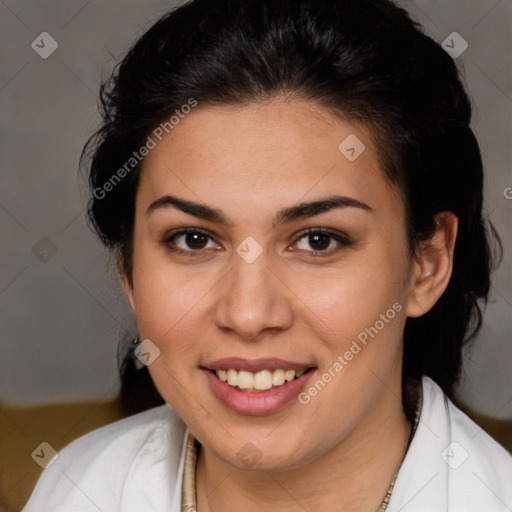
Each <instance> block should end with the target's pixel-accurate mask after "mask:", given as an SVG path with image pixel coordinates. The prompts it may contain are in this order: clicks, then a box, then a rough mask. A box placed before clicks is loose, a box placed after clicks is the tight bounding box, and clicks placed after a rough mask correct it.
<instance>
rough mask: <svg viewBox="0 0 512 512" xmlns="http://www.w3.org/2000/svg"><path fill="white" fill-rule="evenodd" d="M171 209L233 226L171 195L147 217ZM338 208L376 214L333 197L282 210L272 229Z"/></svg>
mask: <svg viewBox="0 0 512 512" xmlns="http://www.w3.org/2000/svg"><path fill="white" fill-rule="evenodd" d="M169 207H174V208H176V209H177V210H180V211H182V212H184V213H187V214H189V215H193V216H194V217H199V218H200V219H203V220H206V221H210V222H214V223H216V224H221V225H223V226H232V225H233V224H232V223H231V222H229V221H228V220H227V218H226V217H225V215H224V214H223V212H222V210H219V209H217V208H213V207H211V206H208V205H206V204H203V203H196V202H193V201H189V200H187V199H182V198H179V197H176V196H171V195H165V196H162V197H160V198H159V199H156V200H155V201H153V202H152V203H151V204H150V205H149V206H148V209H147V210H146V215H149V214H151V213H153V212H155V211H157V210H161V209H164V208H169ZM336 208H360V209H362V210H365V211H367V212H370V213H373V212H374V210H373V208H371V207H370V206H369V205H367V204H366V203H363V202H362V201H358V200H357V199H354V198H352V197H346V196H332V195H331V196H328V197H326V198H323V199H318V200H316V201H311V202H309V203H300V204H298V205H295V206H291V207H288V208H284V209H282V210H280V211H279V212H277V214H276V216H275V218H274V220H273V221H272V227H273V228H275V227H277V226H280V225H282V224H287V223H290V222H293V221H296V220H299V219H304V218H308V217H313V216H315V215H319V214H321V213H325V212H328V211H330V210H334V209H336Z"/></svg>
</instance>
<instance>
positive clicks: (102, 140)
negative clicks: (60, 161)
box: [25, 0, 512, 512]
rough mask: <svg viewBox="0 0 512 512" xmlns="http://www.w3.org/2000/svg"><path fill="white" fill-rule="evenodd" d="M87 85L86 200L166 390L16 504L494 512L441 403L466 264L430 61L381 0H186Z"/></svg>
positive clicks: (452, 134)
mask: <svg viewBox="0 0 512 512" xmlns="http://www.w3.org/2000/svg"><path fill="white" fill-rule="evenodd" d="M102 100H103V107H104V109H103V116H104V123H103V126H102V127H101V129H100V130H99V132H98V133H97V134H96V136H95V137H94V138H93V139H92V141H91V143H90V145H89V149H90V150H91V153H92V161H91V166H90V184H91V192H92V198H91V202H90V205H89V218H90V220H91V221H92V224H93V226H94V228H95V230H96V232H97V233H98V235H99V237H100V238H101V240H102V241H103V243H104V244H105V245H106V246H108V247H110V248H112V249H114V251H115V254H116V255H117V261H118V268H119V272H120V275H121V278H122V282H123V285H124V289H125V291H126V295H127V298H128V300H129V303H130V305H131V307H132V309H133V311H134V312H135V314H136V316H137V320H138V327H139V333H140V339H139V341H138V344H137V345H138V346H137V348H136V350H135V354H136V356H137V357H138V359H139V360H140V361H142V363H143V364H145V365H147V367H148V369H149V372H150V374H151V377H152V379H153V382H154V383H155V386H156V388H157V389H158V391H159V393H160V395H161V396H162V397H163V399H164V400H165V402H166V404H165V405H162V406H160V407H156V408H152V409H150V410H149V411H146V412H143V413H141V414H138V415H135V416H133V417H131V418H128V419H125V420H123V421H121V422H118V423H115V424H113V425H110V426H107V427H105V428H103V429H100V430H97V431H95V432H93V433H91V434H88V435H87V436H85V437H83V438H81V439H79V440H77V441H75V442H74V443H72V444H71V445H70V446H68V447H67V448H66V449H64V450H63V451H62V452H61V453H60V454H59V457H58V459H57V460H56V461H55V462H54V463H53V464H52V465H51V466H50V467H49V468H48V469H47V470H45V472H44V474H43V476H42V477H41V479H40V482H39V483H38V486H37V487H36V489H35V491H34V493H33V495H32V497H31V499H30V501H29V503H28V504H27V506H26V508H25V510H26V511H27V512H35V511H41V510H52V511H61V510H62V511H70V510H72V511H86V510H87V511H89V510H103V511H114V510H116V511H149V510H155V511H156V510H158V511H160V510H161V511H164V510H165V511H175V512H178V511H180V510H181V511H184V510H197V511H199V512H216V511H220V510H222V511H224V510H243V511H249V512H251V511H260V510H265V511H266V510H280V511H291V510H312V511H313V510H315V511H316V510H329V511H376V510H379V511H382V510H387V511H399V510H400V511H414V512H419V511H430V512H432V511H436V512H437V511H441V510H449V511H451V512H454V511H464V512H471V511H479V512H480V511H483V510H485V511H502V510H509V509H510V507H512V486H511V485H510V481H511V477H512V458H511V456H510V455H509V454H508V453H507V452H506V451H505V450H504V449H503V448H501V447H500V446H499V445H498V444H497V443H495V442H494V441H493V440H492V439H491V438H490V437H489V436H487V435H486V434H485V433H484V432H482V431H481V430H480V429H479V428H478V427H477V426H476V425H475V424H474V423H473V422H472V421H471V420H470V419H469V418H468V417H467V416H465V415H464V414H463V413H462V412H461V411H460V410H459V409H457V408H456V406H455V405H454V404H453V403H452V402H451V401H450V400H449V398H453V390H454V385H455V384H456V383H457V380H458V378H459V374H460V371H461V351H462V347H463V344H464V343H465V342H466V341H467V340H469V339H470V338H471V337H472V336H473V335H474V334H475V333H476V332H477V330H478V328H479V326H480V322H481V309H480V308H481V304H480V301H482V300H483V301H484V302H485V300H486V298H487V294H488V291H489V281H490V270H491V266H492V265H491V263H492V262H491V256H490V249H489V242H488V235H487V230H486V227H485V224H484V220H483V218H482V187H483V170H482V161H481V157H480V152H479V147H478V144H477V141H476V139H475V137H474V134H473V132H472V131H471V129H470V127H469V123H470V118H471V108H470V104H469V101H468V98H467V95H466V93H465V91H464V88H463V86H462V85H461V81H460V79H459V76H458V72H457V69H456V66H455V65H454V63H453V60H452V58H451V57H450V56H449V55H448V54H447V53H445V52H444V50H443V49H442V48H441V47H440V46H439V45H438V44H436V43H435V42H434V41H433V40H432V39H430V38H429V37H427V36H425V35H424V34H423V33H422V32H421V31H420V29H419V27H418V26H417V25H415V24H414V23H413V22H412V21H411V20H410V18H409V17H408V15H407V14H406V12H405V11H404V10H402V9H400V8H398V7H397V6H395V5H394V4H393V3H391V2H389V1H387V0H358V1H356V0H352V1H347V0H344V1H343V0H332V1H328V2H317V1H315V0H279V1H276V0H235V1H233V0H230V1H228V0H194V1H192V2H190V3H188V4H185V5H183V6H182V7H180V8H178V9H176V10H175V11H173V12H171V13H170V14H168V15H166V16H164V17H163V18H162V19H161V20H160V21H158V22H157V23H156V24H155V25H154V26H153V27H152V28H151V29H150V30H149V31H148V32H147V33H145V34H144V35H143V36H142V37H141V38H140V40H139V41H138V42H137V43H136V44H135V46H134V47H133V48H132V49H131V50H130V51H129V52H128V54H127V55H126V57H125V58H124V59H123V61H122V62H121V64H120V65H119V67H118V69H117V71H116V73H115V74H114V75H113V77H112V79H111V81H110V82H109V83H108V84H106V85H105V86H104V87H103V89H102ZM140 340H142V341H140Z"/></svg>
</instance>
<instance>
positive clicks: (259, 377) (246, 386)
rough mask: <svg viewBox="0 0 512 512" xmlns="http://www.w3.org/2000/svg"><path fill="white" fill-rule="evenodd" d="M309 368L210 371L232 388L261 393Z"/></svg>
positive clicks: (276, 386) (281, 384) (297, 377)
mask: <svg viewBox="0 0 512 512" xmlns="http://www.w3.org/2000/svg"><path fill="white" fill-rule="evenodd" d="M311 370H313V368H307V369H305V370H304V369H302V370H283V369H280V368H277V369H275V370H261V371H259V372H249V371H245V370H241V371H238V370H235V369H234V368H230V369H228V370H210V371H211V372H212V373H213V374H214V375H216V377H217V378H218V379H219V380H221V381H222V382H225V383H226V384H227V385H228V386H231V387H232V388H234V389H238V390H239V391H249V392H255V393H258V392H260V393H261V392H265V391H269V390H271V389H275V388H279V387H281V386H284V385H286V384H287V383H288V382H291V381H293V380H297V379H299V378H300V377H302V376H303V375H304V374H306V373H308V372H309V371H311Z"/></svg>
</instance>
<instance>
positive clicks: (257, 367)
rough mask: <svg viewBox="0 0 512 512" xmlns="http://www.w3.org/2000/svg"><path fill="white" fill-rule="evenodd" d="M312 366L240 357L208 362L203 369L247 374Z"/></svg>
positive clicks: (272, 359)
mask: <svg viewBox="0 0 512 512" xmlns="http://www.w3.org/2000/svg"><path fill="white" fill-rule="evenodd" d="M311 367H312V365H310V364H304V363H297V362H293V361H286V360H284V359H276V358H262V359H243V358H241V357H225V358H223V359H217V360H215V361H211V362H208V363H206V364H204V365H203V368H207V369H208V370H229V369H230V368H232V369H234V370H245V371H247V372H259V371H261V370H277V369H282V370H298V371H300V370H304V371H305V370H307V369H308V368H311Z"/></svg>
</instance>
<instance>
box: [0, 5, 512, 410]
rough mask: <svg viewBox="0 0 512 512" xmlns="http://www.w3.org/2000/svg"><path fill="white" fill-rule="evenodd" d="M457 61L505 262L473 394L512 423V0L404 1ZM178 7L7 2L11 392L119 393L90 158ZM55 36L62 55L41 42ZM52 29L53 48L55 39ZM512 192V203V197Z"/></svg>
mask: <svg viewBox="0 0 512 512" xmlns="http://www.w3.org/2000/svg"><path fill="white" fill-rule="evenodd" d="M401 3H402V4H403V5H404V6H406V7H407V8H408V9H409V10H410V12H411V13H412V14H413V16H414V17H415V18H416V19H418V20H419V21H420V22H421V23H422V24H423V25H424V27H425V30H426V31H427V33H428V34H429V35H431V36H432V37H433V38H434V39H435V40H437V41H439V42H441V41H443V40H445V38H446V37H447V36H448V35H449V34H451V33H452V32H458V33H459V34H460V35H461V36H462V37H463V38H464V39H465V40H466V41H467V42H468V44H469V46H468V48H467V50H466V51H465V52H464V53H463V54H462V55H461V56H460V57H458V58H457V62H458V63H459V65H460V66H461V67H463V68H464V70H465V75H466V81H467V84H468V88H469V90H470V93H471V96H472V98H473V100H474V103H475V116H474V126H475V130H476V132H477V136H478V137H479V140H480V141H481V145H482V151H483V155H484V159H485V163H486V166H487V170H488V175H487V202H486V209H487V212H488V214H489V216H490V218H491V220H492V221H493V222H494V224H495V226H496V227H497V229H498V231H499V232H500V234H501V236H502V238H503V242H504V248H505V258H504V261H503V264H502V266H501V269H500V270H499V272H498V274H497V276H496V286H495V288H494V291H493V293H492V302H491V303H490V304H489V307H488V309H487V312H486V316H485V324H484V328H483V330H482V332H481V334H480V335H479V338H478V341H477V343H476V344H475V348H474V350H473V351H472V353H471V354H467V357H466V376H465V378H464V380H463V383H462V385H461V389H460V392H461V394H462V396H463V397H464V398H465V399H466V400H467V401H468V402H469V403H470V404H472V405H473V406H474V407H476V408H477V409H479V410H480V411H482V412H485V413H487V414H491V415H495V416H497V417H509V418H512V371H511V370H512V322H511V317H512V268H511V265H512V263H511V259H510V254H511V249H512V247H511V245H512V238H511V234H510V225H511V217H512V189H511V188H509V187H512V176H511V173H510V164H511V160H512V159H511V142H512V137H511V135H512V133H511V119H512V116H511V114H512V74H511V49H512V44H511V43H512V42H511V34H510V27H511V25H512V2H511V1H510V0H414V1H412V0H410V1H403V2H401ZM172 5H174V2H172V1H159V0H150V1H144V2H136V1H134V0H124V1H121V0H105V1H102V2H100V1H99V0H71V1H69V0H68V1H66V2H64V1H60V2H59V1H55V0H44V1H36V0H33V1H30V0H4V1H2V2H1V3H0V48H1V52H2V56H1V59H2V61H1V69H0V111H1V120H0V129H1V135H2V138H1V148H0V149H1V150H0V161H1V189H0V230H1V231H0V236H1V238H0V246H1V256H0V257H1V260H0V322H1V341H0V343H1V346H0V400H2V401H4V402H8V403H11V404H19V405H28V404H34V403H41V402H57V401H71V400H97V401H101V400H105V399H108V398H111V397H113V396H115V395H116V394H117V392H118V378H117V369H116V346H117V342H118V339H119V336H120V335H121V334H123V333H124V332H125V331H126V330H128V329H129V327H130V325H131V324H133V318H132V317H131V315H130V313H129V310H128V308H127V303H126V301H125V299H124V297H123V295H122V292H121V289H120V286H119V283H118V280H117V276H116V274H115V271H114V270H113V266H112V265H110V266H109V263H108V258H107V254H106V253H105V251H104V250H103V249H102V247H101V246H100V244H99V243H98V242H97V241H96V239H95V238H94V237H93V235H92V233H91V232H90V231H89V229H88V228H87V227H86V224H85V219H84V208H85V204H86V200H87V195H86V188H85V184H84V182H83V180H80V179H79V178H78V174H77V165H78V157H79V155H80V151H81V148H82V146H83V143H84V141H85V140H86V138H87V137H88V136H89V135H90V134H91V133H92V132H93V131H94V129H95V128H96V126H97V123H98V121H99V117H98V114H97V112H96V96H97V91H98V86H99V81H100V78H101V77H102V76H106V73H108V71H109V70H110V69H112V67H113V65H114V64H115V58H118V57H119V56H120V55H121V54H122V53H123V52H124V51H125V50H126V49H127V48H128V46H129V45H130V44H131V42H133V40H134V39H135V38H136V37H137V36H138V35H140V34H141V33H142V32H143V31H144V29H146V28H148V27H149V26H150V24H151V23H152V22H153V21H154V20H156V19H157V18H158V17H159V16H160V15H161V14H163V13H164V12H165V11H166V10H168V9H169V8H170V7H172ZM42 32H48V33H49V34H51V36H52V37H53V38H54V39H55V40H56V41H57V43H58V48H57V50H56V51H55V52H54V53H53V54H52V55H50V56H49V57H48V58H46V59H43V58H41V57H40V56H39V55H38V53H36V51H35V50H34V49H33V48H32V47H31V43H32V41H34V40H35V39H36V37H37V36H39V34H41V33H42ZM44 37H45V42H44V48H41V46H43V44H42V43H41V42H40V38H38V39H37V40H36V43H38V44H39V47H40V48H39V51H40V52H44V51H47V50H48V49H49V48H50V41H49V40H48V39H47V38H46V36H44ZM507 197H508V198H507Z"/></svg>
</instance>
